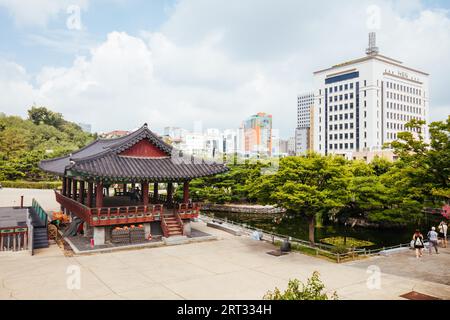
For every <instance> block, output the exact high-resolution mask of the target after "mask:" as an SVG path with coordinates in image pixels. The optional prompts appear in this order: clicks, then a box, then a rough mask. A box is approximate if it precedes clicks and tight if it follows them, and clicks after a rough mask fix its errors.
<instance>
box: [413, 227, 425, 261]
mask: <svg viewBox="0 0 450 320" xmlns="http://www.w3.org/2000/svg"><path fill="white" fill-rule="evenodd" d="M412 239H413V241H414V249H416V258H417V259H419V258H420V257H421V256H422V254H423V248H424V244H423V235H422V234H421V233H420V231H419V230H416V232H414V234H413V237H412Z"/></svg>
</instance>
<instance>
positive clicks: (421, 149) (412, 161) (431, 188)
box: [390, 116, 450, 203]
mask: <svg viewBox="0 0 450 320" xmlns="http://www.w3.org/2000/svg"><path fill="white" fill-rule="evenodd" d="M424 124H425V122H424V121H419V120H411V121H410V122H408V123H407V124H406V128H407V129H408V131H407V132H401V133H399V134H398V139H397V140H396V141H393V142H392V143H391V144H390V146H391V147H392V148H393V149H394V152H395V154H396V155H398V156H399V158H400V161H398V162H397V163H396V168H395V169H396V170H397V171H401V173H402V174H403V175H405V176H407V178H408V180H409V185H410V186H411V190H409V191H410V192H412V197H411V198H413V199H416V200H421V201H422V202H425V201H431V202H433V203H436V202H439V201H441V202H442V201H443V200H447V201H448V199H449V197H450V196H449V195H450V157H449V154H450V116H448V118H447V119H446V121H437V122H432V123H431V124H430V125H429V133H430V139H429V140H430V141H429V143H427V141H426V140H425V138H424V134H423V132H422V126H423V125H424Z"/></svg>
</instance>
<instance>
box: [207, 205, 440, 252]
mask: <svg viewBox="0 0 450 320" xmlns="http://www.w3.org/2000/svg"><path fill="white" fill-rule="evenodd" d="M202 213H203V214H205V215H208V216H213V217H217V218H221V219H225V218H226V219H228V220H231V221H234V222H238V223H245V224H248V225H250V226H252V227H256V228H259V229H262V230H265V231H269V232H274V233H277V234H281V235H286V236H291V237H293V238H297V239H302V240H308V221H307V220H306V219H305V218H303V217H301V216H298V215H292V214H286V215H283V219H282V220H281V222H280V223H279V224H276V223H274V218H276V217H280V215H276V214H274V215H269V214H260V213H257V214H256V213H254V214H251V213H232V212H202ZM438 224H439V217H430V218H428V219H424V221H423V223H421V225H420V226H417V225H416V224H411V225H408V226H406V227H402V228H395V229H391V228H383V229H375V228H362V227H350V226H344V225H342V224H336V223H331V222H328V223H327V222H324V223H323V225H322V226H319V227H316V229H315V239H316V241H317V242H318V241H320V239H324V238H328V237H336V236H347V237H352V238H356V239H359V240H366V241H370V242H372V243H374V245H373V246H369V247H366V248H367V249H376V248H382V247H389V246H396V245H399V244H405V243H409V241H410V240H411V238H412V234H413V233H414V230H415V229H416V228H419V229H420V230H421V232H422V233H423V234H425V235H426V233H427V230H429V228H430V227H431V225H435V226H437V225H438Z"/></svg>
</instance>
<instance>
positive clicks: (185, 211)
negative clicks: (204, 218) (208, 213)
mask: <svg viewBox="0 0 450 320" xmlns="http://www.w3.org/2000/svg"><path fill="white" fill-rule="evenodd" d="M200 208H201V207H200V204H198V203H180V204H178V208H177V209H176V213H177V214H178V215H179V216H180V218H181V219H191V218H198V215H199V213H200Z"/></svg>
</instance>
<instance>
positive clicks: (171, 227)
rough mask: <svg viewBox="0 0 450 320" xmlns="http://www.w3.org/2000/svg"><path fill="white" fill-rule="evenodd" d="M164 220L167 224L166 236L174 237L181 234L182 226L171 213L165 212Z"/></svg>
mask: <svg viewBox="0 0 450 320" xmlns="http://www.w3.org/2000/svg"><path fill="white" fill-rule="evenodd" d="M164 221H165V222H166V225H167V235H166V236H167V237H175V236H182V235H183V226H181V225H180V223H179V222H178V220H177V219H176V218H175V216H174V215H173V214H165V215H164Z"/></svg>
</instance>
